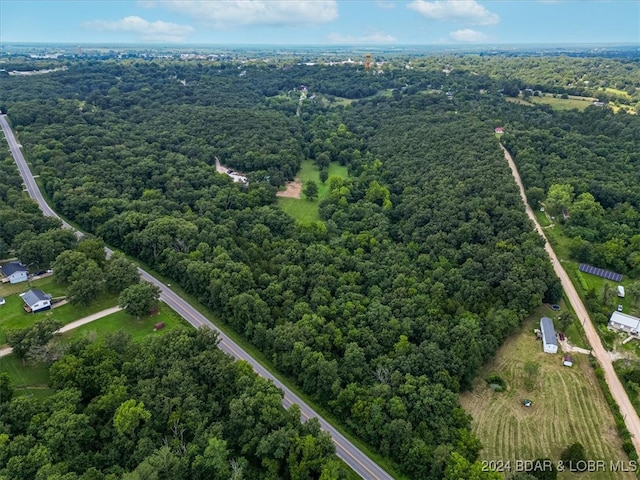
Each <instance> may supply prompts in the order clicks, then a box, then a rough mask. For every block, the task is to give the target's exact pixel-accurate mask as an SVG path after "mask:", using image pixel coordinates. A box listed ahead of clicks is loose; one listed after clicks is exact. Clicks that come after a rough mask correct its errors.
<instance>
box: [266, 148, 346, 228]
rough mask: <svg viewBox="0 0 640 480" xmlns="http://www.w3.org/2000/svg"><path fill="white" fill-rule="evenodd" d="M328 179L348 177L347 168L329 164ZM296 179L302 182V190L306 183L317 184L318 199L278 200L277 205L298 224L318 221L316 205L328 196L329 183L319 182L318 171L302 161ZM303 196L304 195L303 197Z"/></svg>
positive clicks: (306, 161)
mask: <svg viewBox="0 0 640 480" xmlns="http://www.w3.org/2000/svg"><path fill="white" fill-rule="evenodd" d="M327 171H328V173H329V177H333V176H337V177H341V178H346V177H348V176H349V174H348V173H347V167H345V166H343V165H340V164H339V163H337V162H331V163H330V164H329V168H328V170H327ZM298 178H299V179H300V181H301V182H302V185H303V188H304V185H305V183H306V182H309V181H314V182H316V183H317V184H318V198H317V199H316V200H308V199H306V198H284V197H280V198H278V205H279V206H280V208H282V209H283V210H284V211H285V212H287V213H288V214H289V215H291V216H292V217H293V218H295V219H296V220H297V221H298V222H301V223H309V222H315V221H318V220H319V219H320V217H319V215H318V205H320V201H321V200H322V199H323V198H325V197H326V196H327V195H329V181H328V180H327V181H326V182H325V183H322V182H321V181H320V170H319V169H318V167H316V165H315V163H313V162H312V161H311V160H303V161H302V163H301V165H300V172H298ZM303 196H304V195H303Z"/></svg>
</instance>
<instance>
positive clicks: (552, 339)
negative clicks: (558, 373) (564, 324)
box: [540, 317, 558, 353]
mask: <svg viewBox="0 0 640 480" xmlns="http://www.w3.org/2000/svg"><path fill="white" fill-rule="evenodd" d="M540 330H541V331H542V346H543V348H544V351H545V353H557V352H558V339H557V338H556V330H555V328H553V320H551V319H550V318H549V317H542V318H541V319H540Z"/></svg>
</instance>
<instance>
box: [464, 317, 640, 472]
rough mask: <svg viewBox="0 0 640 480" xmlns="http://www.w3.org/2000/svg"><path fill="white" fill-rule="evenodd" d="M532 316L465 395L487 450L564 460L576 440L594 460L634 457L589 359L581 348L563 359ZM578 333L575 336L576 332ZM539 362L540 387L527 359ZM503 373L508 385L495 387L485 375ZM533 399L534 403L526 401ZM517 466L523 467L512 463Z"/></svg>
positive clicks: (501, 457) (496, 457)
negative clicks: (547, 346)
mask: <svg viewBox="0 0 640 480" xmlns="http://www.w3.org/2000/svg"><path fill="white" fill-rule="evenodd" d="M538 313H539V314H538V315H536V316H534V317H532V318H530V319H529V320H527V322H526V323H525V325H524V327H523V329H522V331H521V333H519V334H516V335H514V336H513V337H511V338H509V339H508V340H507V341H506V342H505V344H504V345H503V346H502V347H501V348H500V350H499V351H498V353H497V354H496V356H495V358H494V360H493V361H491V362H490V363H489V364H487V365H485V366H484V367H483V368H482V370H481V372H480V374H479V375H478V378H477V379H476V381H475V383H474V388H473V391H472V392H466V393H464V394H463V395H462V396H461V403H462V406H463V407H464V408H465V410H466V411H467V412H468V413H470V414H471V415H472V417H473V431H474V432H475V434H476V435H477V436H478V437H479V438H480V441H481V442H482V444H483V445H484V449H483V450H482V452H481V454H480V456H481V459H482V460H486V461H503V462H507V461H511V462H512V463H511V465H512V466H513V465H514V464H515V461H516V460H534V459H536V458H545V457H548V458H551V459H552V460H553V461H554V462H557V461H558V460H559V458H560V454H561V452H562V451H563V450H564V449H565V448H566V447H567V446H568V445H570V444H572V443H574V442H580V443H582V444H583V445H584V447H585V449H586V453H587V457H588V458H590V459H593V460H605V461H606V462H607V465H609V461H614V462H615V461H618V460H620V461H628V458H627V457H626V454H625V453H624V452H623V450H622V448H621V441H620V439H619V438H618V435H617V432H616V427H615V422H614V418H613V415H612V414H611V411H610V410H609V407H608V405H607V403H606V401H605V399H604V396H603V395H602V391H601V390H600V387H599V384H598V382H597V379H596V378H595V374H594V372H593V370H592V368H591V366H590V365H589V359H588V358H587V357H586V356H585V355H583V354H578V353H574V354H573V358H574V365H573V367H564V366H562V354H560V353H558V354H555V355H551V354H547V353H544V352H543V351H542V345H541V342H540V341H539V340H537V339H536V337H535V335H534V334H533V329H534V328H538V325H539V318H540V316H542V315H546V314H547V313H548V311H545V312H542V311H540V312H538ZM569 340H571V338H570V339H569ZM528 361H534V362H537V363H538V364H539V365H540V370H539V373H538V375H537V377H536V378H537V380H536V383H535V386H534V388H533V389H532V390H527V389H526V388H525V378H526V373H525V369H524V367H525V363H526V362H528ZM494 373H495V374H498V375H500V376H501V377H502V378H503V379H504V380H505V381H506V383H507V390H506V391H504V392H494V391H493V390H491V389H490V388H489V387H488V386H487V385H486V381H485V378H486V377H487V376H488V375H491V374H494ZM524 399H530V400H532V401H533V406H532V407H530V408H527V407H524V406H523V405H522V401H523V400H524ZM511 473H515V471H513V470H512V472H511ZM558 478H560V479H578V478H582V479H587V478H588V479H589V480H608V479H611V480H614V479H633V478H636V477H635V475H634V474H633V473H623V472H612V471H606V472H589V473H582V474H577V473H569V472H564V473H560V474H559V477H558Z"/></svg>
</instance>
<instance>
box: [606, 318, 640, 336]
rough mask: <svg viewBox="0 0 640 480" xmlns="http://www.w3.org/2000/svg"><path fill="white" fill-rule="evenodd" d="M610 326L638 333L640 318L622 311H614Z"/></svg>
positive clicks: (614, 328) (639, 330) (639, 331)
mask: <svg viewBox="0 0 640 480" xmlns="http://www.w3.org/2000/svg"><path fill="white" fill-rule="evenodd" d="M609 328H611V329H613V330H619V331H621V332H627V333H631V334H633V335H637V334H638V333H640V318H638V317H634V316H633V315H629V314H626V313H622V312H613V313H612V314H611V318H610V319H609Z"/></svg>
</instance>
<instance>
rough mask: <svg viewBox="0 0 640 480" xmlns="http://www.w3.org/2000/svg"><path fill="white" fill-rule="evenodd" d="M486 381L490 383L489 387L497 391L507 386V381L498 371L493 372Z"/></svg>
mask: <svg viewBox="0 0 640 480" xmlns="http://www.w3.org/2000/svg"><path fill="white" fill-rule="evenodd" d="M485 381H486V382H487V385H489V388H491V389H493V390H495V391H496V392H501V391H503V390H506V388H507V382H505V381H504V380H503V379H502V377H501V376H500V375H498V374H497V373H492V374H491V375H489V376H488V377H487V378H486V379H485Z"/></svg>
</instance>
